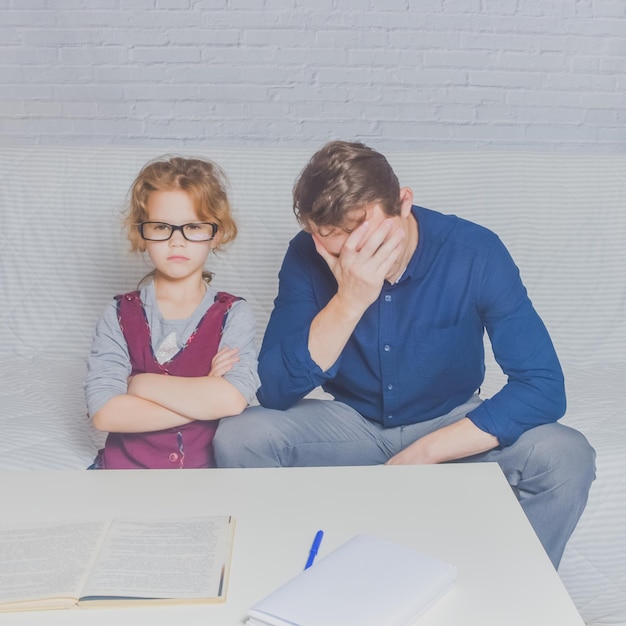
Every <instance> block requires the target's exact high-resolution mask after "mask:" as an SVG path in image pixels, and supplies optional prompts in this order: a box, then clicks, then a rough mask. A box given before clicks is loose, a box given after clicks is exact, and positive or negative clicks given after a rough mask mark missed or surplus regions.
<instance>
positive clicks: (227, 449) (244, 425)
mask: <svg viewBox="0 0 626 626" xmlns="http://www.w3.org/2000/svg"><path fill="white" fill-rule="evenodd" d="M266 413H267V409H263V408H262V407H259V406H254V407H249V408H247V409H246V410H245V411H243V412H242V413H241V414H239V415H235V416H232V417H227V418H224V419H222V420H221V421H220V424H219V426H218V428H217V432H216V433H215V437H214V439H213V451H214V453H215V461H216V463H217V466H218V467H252V466H255V467H258V466H259V465H266V464H267V463H265V462H264V463H260V461H259V456H263V454H264V450H265V448H267V447H268V444H269V442H270V439H271V436H270V435H271V429H269V428H268V425H267V420H268V416H267V415H266Z"/></svg>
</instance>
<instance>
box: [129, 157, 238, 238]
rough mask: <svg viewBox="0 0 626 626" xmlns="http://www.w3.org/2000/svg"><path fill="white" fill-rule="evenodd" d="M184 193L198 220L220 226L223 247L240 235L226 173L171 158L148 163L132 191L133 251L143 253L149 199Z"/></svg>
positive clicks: (211, 165) (195, 161)
mask: <svg viewBox="0 0 626 626" xmlns="http://www.w3.org/2000/svg"><path fill="white" fill-rule="evenodd" d="M178 190H180V191H184V192H185V193H187V194H188V195H189V197H190V198H191V200H192V201H193V204H194V207H195V209H196V213H197V214H198V220H199V221H201V222H213V223H215V224H217V231H218V233H220V240H219V246H223V245H224V244H226V243H228V242H229V241H232V240H233V239H235V237H236V236H237V225H236V223H235V220H234V219H233V216H232V213H231V208H230V202H229V200H228V193H227V191H228V181H227V178H226V174H224V172H223V171H222V169H221V168H220V167H219V166H218V165H216V164H215V163H211V162H210V161H204V160H201V159H185V158H182V157H171V158H169V159H163V160H156V161H152V162H150V163H148V164H147V165H145V166H144V168H143V169H142V170H141V172H139V174H138V175H137V178H135V180H134V182H133V184H132V186H131V189H130V203H129V207H128V211H127V212H126V218H125V220H124V222H125V225H126V227H127V229H128V238H129V240H130V243H131V248H132V250H134V251H136V250H143V249H144V242H143V240H142V239H141V237H140V235H139V230H138V228H137V224H140V223H141V222H145V221H146V220H147V219H148V209H147V206H148V199H149V198H150V194H152V193H153V192H155V191H178Z"/></svg>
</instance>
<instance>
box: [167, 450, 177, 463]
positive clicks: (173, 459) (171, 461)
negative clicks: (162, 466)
mask: <svg viewBox="0 0 626 626" xmlns="http://www.w3.org/2000/svg"><path fill="white" fill-rule="evenodd" d="M169 459H170V463H176V461H178V454H176V452H172V454H170V456H169Z"/></svg>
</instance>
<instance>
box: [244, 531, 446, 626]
mask: <svg viewBox="0 0 626 626" xmlns="http://www.w3.org/2000/svg"><path fill="white" fill-rule="evenodd" d="M455 579H456V567H455V566H453V565H451V564H449V563H446V562H444V561H440V560H438V559H435V558H433V557H430V556H427V555H425V554H422V553H421V552H417V551H416V550H412V549H410V548H407V547H405V546H402V545H398V544H396V543H392V542H390V541H384V540H381V539H377V538H376V537H372V536H369V535H357V536H356V537H353V538H352V539H350V540H349V541H347V542H346V543H344V544H343V545H341V546H340V547H339V548H337V549H336V550H334V551H333V552H331V553H330V554H328V555H327V556H326V557H324V558H322V559H319V560H318V561H317V562H316V563H315V564H314V565H313V566H312V567H310V568H309V569H307V570H304V571H303V572H301V573H299V574H298V575H297V576H296V577H294V578H292V579H291V580H290V581H289V582H287V583H286V584H284V585H283V586H281V587H279V588H278V589H277V590H276V591H274V592H273V593H271V594H270V595H268V596H266V597H265V598H263V599H262V600H261V601H260V602H258V603H257V604H255V605H254V606H253V607H252V608H250V609H249V610H248V620H247V621H246V625H247V626H346V625H348V624H359V626H407V625H408V624H412V623H413V622H414V621H415V620H416V619H417V618H418V616H419V615H420V614H421V613H423V612H424V611H425V610H426V609H428V608H429V607H430V606H432V605H433V604H434V603H435V602H436V601H437V600H438V599H439V598H441V597H442V596H443V595H444V594H445V593H446V592H447V591H448V590H449V589H450V588H451V587H452V586H453V585H454V582H455Z"/></svg>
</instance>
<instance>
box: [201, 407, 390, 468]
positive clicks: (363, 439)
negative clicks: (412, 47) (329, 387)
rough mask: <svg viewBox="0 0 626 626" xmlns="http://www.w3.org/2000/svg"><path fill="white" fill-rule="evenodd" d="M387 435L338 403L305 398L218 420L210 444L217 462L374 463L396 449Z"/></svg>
mask: <svg viewBox="0 0 626 626" xmlns="http://www.w3.org/2000/svg"><path fill="white" fill-rule="evenodd" d="M392 430H396V429H392ZM392 438H393V434H392V433H386V432H385V429H383V428H382V427H381V426H380V425H379V424H376V423H374V422H371V421H370V420H367V419H365V418H363V417H361V415H360V414H359V413H357V412H356V411H355V410H354V409H352V408H351V407H349V406H348V405H346V404H343V403H342V402H337V401H334V400H311V399H309V400H301V401H300V402H298V403H297V404H296V405H294V406H293V407H292V408H290V409H288V410H286V411H274V410H272V409H266V408H263V407H260V406H255V407H250V408H248V409H246V410H245V411H244V412H243V413H241V414H240V415H236V416H233V417H227V418H226V419H223V420H221V422H220V425H219V427H218V429H217V433H216V435H215V439H214V440H213V449H214V451H215V459H216V462H217V466H218V467H281V466H328V465H376V464H379V463H384V462H385V461H386V460H387V459H388V458H389V457H390V456H391V455H392V454H394V453H395V452H396V451H397V450H395V449H393V444H392V443H391V439H392ZM397 438H398V439H399V436H398V437H397Z"/></svg>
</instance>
